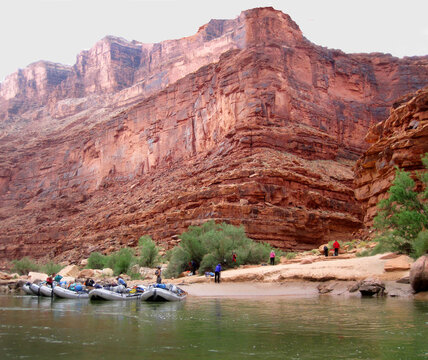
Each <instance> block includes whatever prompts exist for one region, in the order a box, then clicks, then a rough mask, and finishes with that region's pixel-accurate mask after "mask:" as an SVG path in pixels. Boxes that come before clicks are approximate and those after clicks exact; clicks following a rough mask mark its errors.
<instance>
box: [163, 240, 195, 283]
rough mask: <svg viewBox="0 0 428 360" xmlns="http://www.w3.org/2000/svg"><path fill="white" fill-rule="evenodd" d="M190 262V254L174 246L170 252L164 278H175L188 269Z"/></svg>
mask: <svg viewBox="0 0 428 360" xmlns="http://www.w3.org/2000/svg"><path fill="white" fill-rule="evenodd" d="M190 261H191V258H190V254H189V253H188V252H187V251H186V250H184V249H183V248H182V247H181V246H176V247H175V248H173V249H172V251H171V260H170V261H169V263H168V267H167V269H166V270H165V272H164V275H165V277H166V278H171V277H177V276H178V275H179V274H181V273H182V272H183V271H185V270H186V269H187V268H188V264H189V262H190Z"/></svg>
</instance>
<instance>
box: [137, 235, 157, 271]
mask: <svg viewBox="0 0 428 360" xmlns="http://www.w3.org/2000/svg"><path fill="white" fill-rule="evenodd" d="M138 246H139V248H140V257H139V258H138V260H137V261H138V264H139V265H140V266H147V267H154V266H155V265H156V264H157V262H158V260H159V249H158V247H157V246H156V244H155V242H154V241H153V240H152V238H151V237H150V236H142V237H141V238H140V240H139V242H138Z"/></svg>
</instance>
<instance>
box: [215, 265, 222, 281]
mask: <svg viewBox="0 0 428 360" xmlns="http://www.w3.org/2000/svg"><path fill="white" fill-rule="evenodd" d="M220 273H221V265H220V263H218V265H217V266H216V267H215V271H214V282H216V283H217V282H218V283H220Z"/></svg>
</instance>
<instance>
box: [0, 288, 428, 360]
mask: <svg viewBox="0 0 428 360" xmlns="http://www.w3.org/2000/svg"><path fill="white" fill-rule="evenodd" d="M0 347H1V353H0V359H24V358H30V359H46V358H49V359H53V358H55V359H56V358H58V359H151V360H156V359H189V360H192V359H428V302H426V301H425V302H424V301H416V300H413V299H400V298H386V299H377V298H370V299H361V298H342V297H330V296H325V297H308V298H293V297H292V298H290V297H270V298H265V299H256V300H252V299H226V298H221V299H215V298H197V297H189V298H188V299H187V300H185V301H184V302H181V303H144V302H143V303H137V302H99V303H94V302H89V301H84V300H78V301H76V300H60V299H54V300H51V299H48V298H37V297H34V296H6V295H3V296H0Z"/></svg>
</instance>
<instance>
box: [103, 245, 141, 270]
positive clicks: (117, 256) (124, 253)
mask: <svg viewBox="0 0 428 360" xmlns="http://www.w3.org/2000/svg"><path fill="white" fill-rule="evenodd" d="M133 263H135V257H134V251H133V250H132V249H130V248H122V249H120V250H119V251H116V252H114V253H112V254H110V255H108V256H106V263H105V265H106V266H107V267H109V268H111V269H113V273H114V275H120V274H126V273H127V272H128V270H129V268H130V267H131V265H132V264H133Z"/></svg>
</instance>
